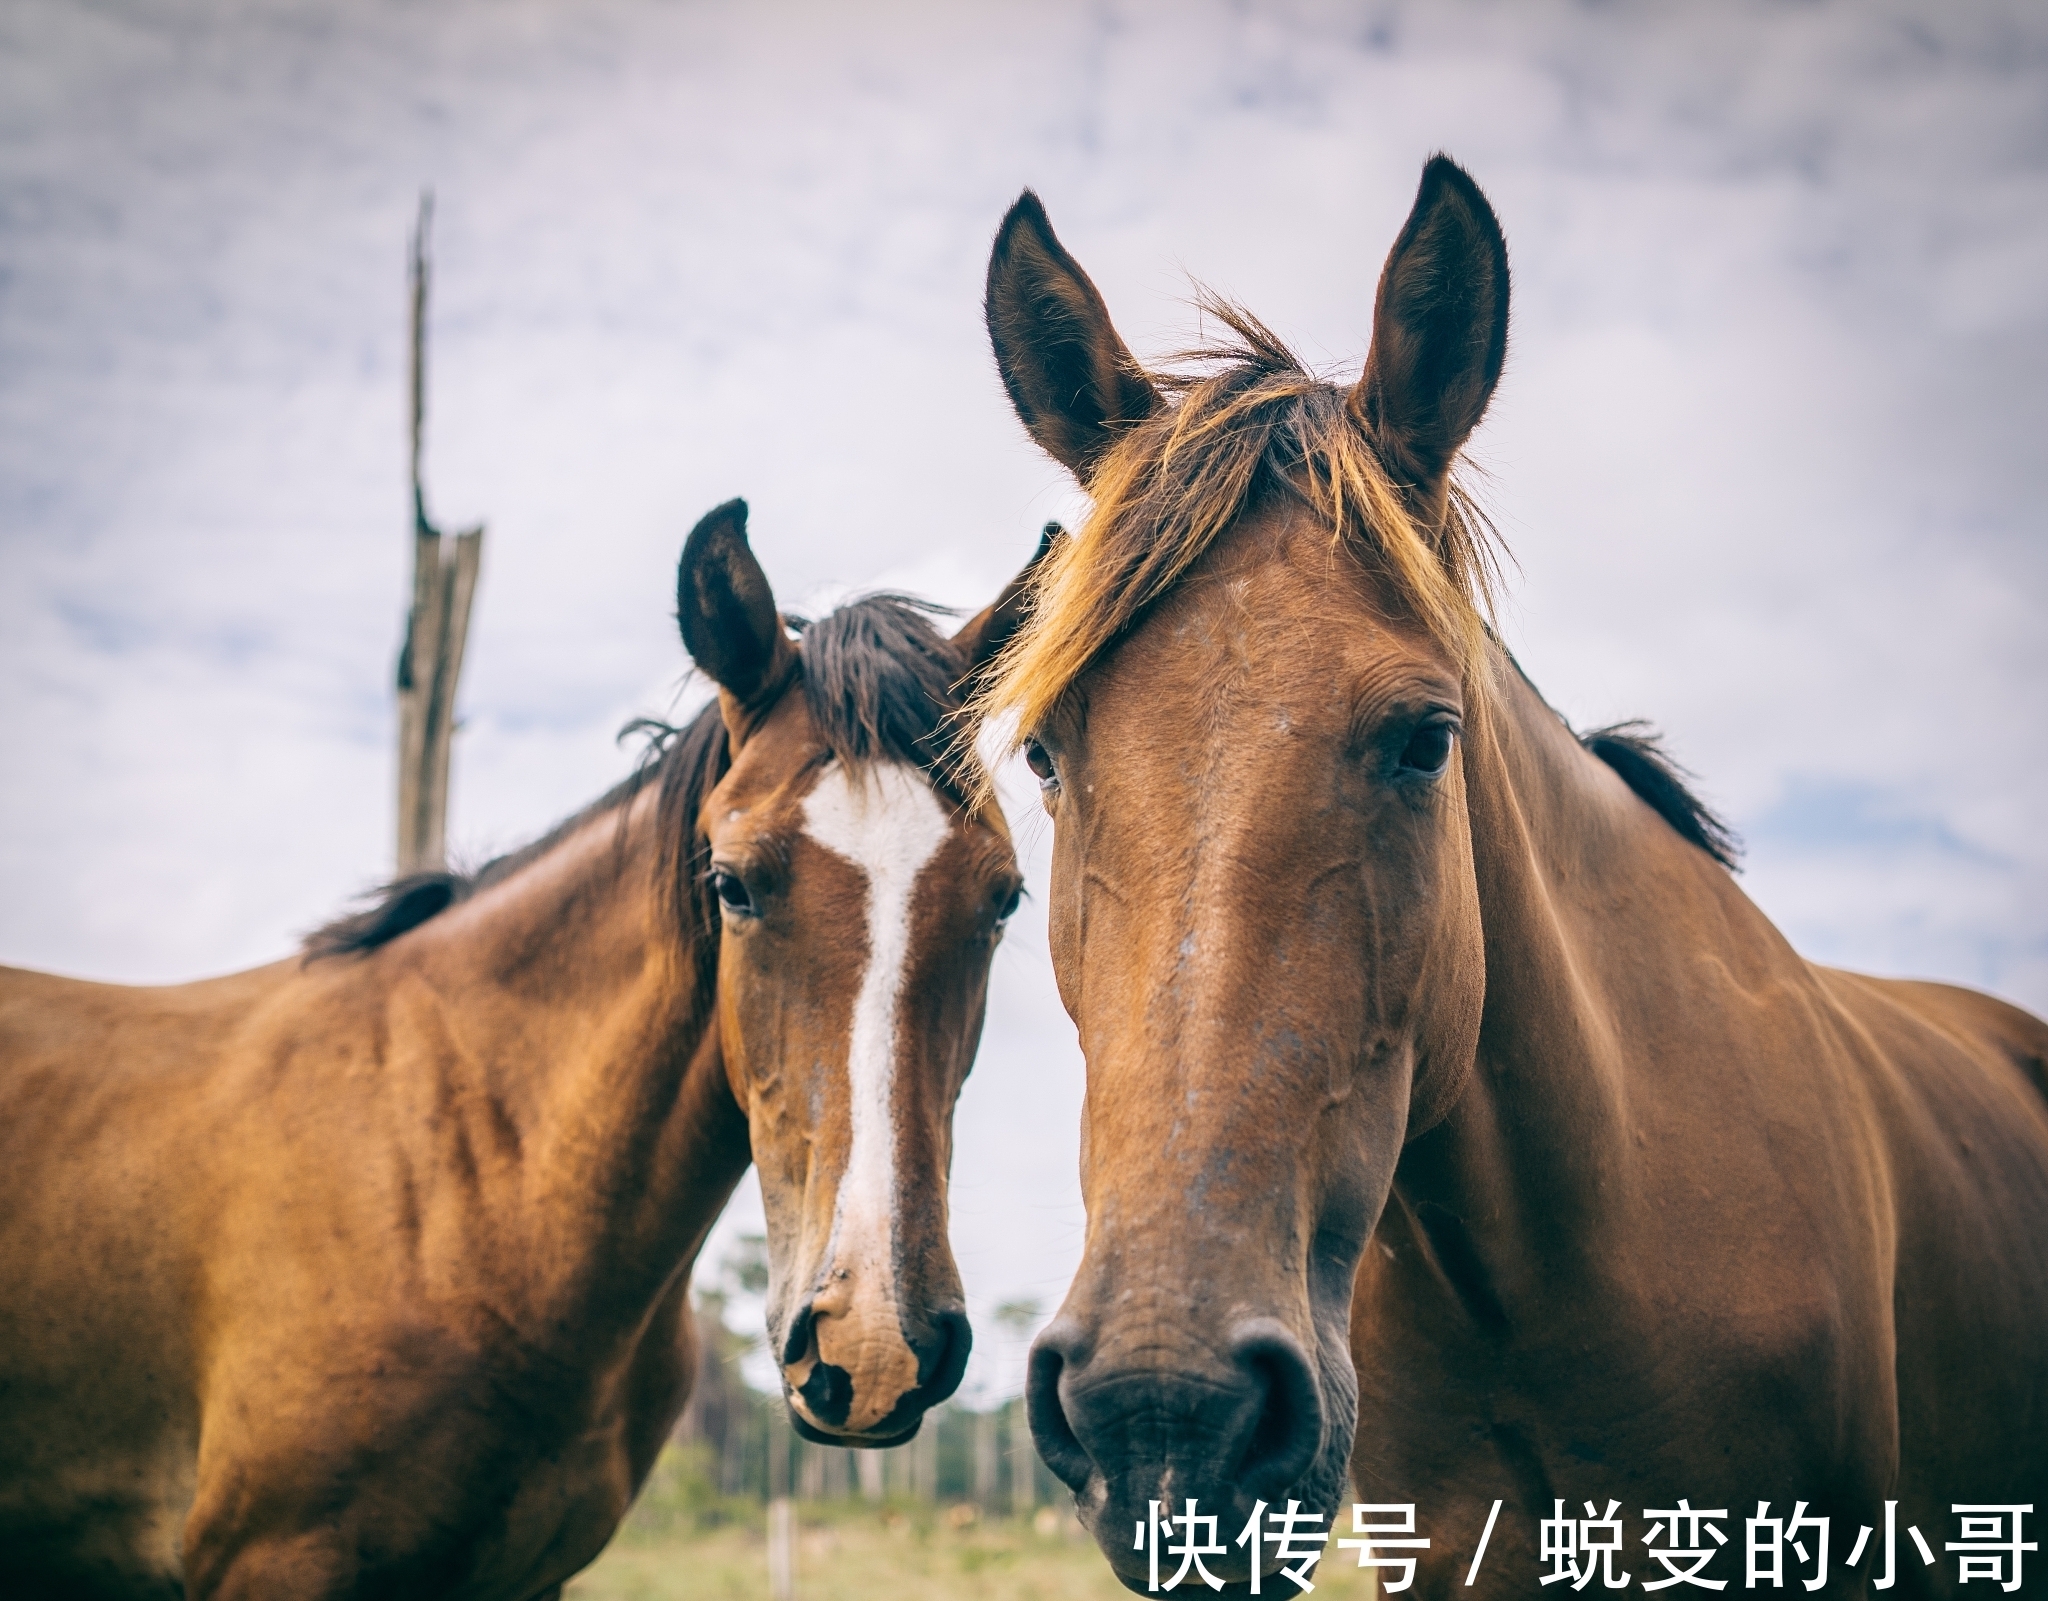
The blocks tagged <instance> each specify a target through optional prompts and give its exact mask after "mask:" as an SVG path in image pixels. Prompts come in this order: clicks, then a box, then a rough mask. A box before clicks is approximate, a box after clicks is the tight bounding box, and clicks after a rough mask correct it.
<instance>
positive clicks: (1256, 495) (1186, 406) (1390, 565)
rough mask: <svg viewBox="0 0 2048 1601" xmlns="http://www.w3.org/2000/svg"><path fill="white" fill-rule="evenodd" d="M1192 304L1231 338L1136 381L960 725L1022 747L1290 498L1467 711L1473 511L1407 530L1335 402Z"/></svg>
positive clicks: (1254, 331)
mask: <svg viewBox="0 0 2048 1601" xmlns="http://www.w3.org/2000/svg"><path fill="white" fill-rule="evenodd" d="M1200 305H1201V309H1202V310H1203V311H1204V312H1205V313H1207V314H1208V315H1210V316H1213V317H1215V318H1216V319H1217V320H1218V321H1220V322H1222V323H1223V324H1224V325H1225V326H1226V327H1227V328H1228V329H1229V330H1230V334H1231V336H1232V337H1229V338H1227V339H1226V340H1224V341H1221V342H1219V343H1217V344H1213V345H1209V346H1205V347H1203V348H1201V349H1198V350H1194V351H1189V352H1186V353H1184V354H1183V355H1182V356H1181V357H1179V358H1177V363H1178V364H1177V365H1176V367H1175V368H1173V369H1170V370H1168V371H1166V372H1163V373H1154V374H1152V375H1151V378H1152V382H1153V384H1154V386H1155V387H1156V388H1157V389H1158V390H1159V391H1160V392H1161V393H1162V394H1163V395H1165V396H1166V397H1167V403H1166V404H1165V405H1164V406H1162V407H1161V408H1160V409H1159V410H1158V411H1156V412H1155V413H1154V414H1153V415H1152V416H1150V417H1148V418H1146V419H1145V420H1144V421H1142V422H1139V423H1135V424H1133V425H1131V426H1130V427H1128V428H1127V429H1125V430H1124V432H1123V433H1122V435H1121V437H1120V438H1118V439H1117V441H1116V442H1115V444H1114V445H1113V446H1112V447H1111V448H1110V449H1109V451H1108V452H1107V453H1106V454H1105V456H1104V457H1103V459H1102V461H1101V462H1100V464H1099V466H1098V467H1097V469H1096V472H1095V475H1094V477H1093V479H1092V481H1091V482H1090V484H1089V489H1090V492H1091V494H1092V497H1093V500H1094V506H1093V509H1092V510H1091V511H1090V513H1089V515H1088V517H1087V520H1086V521H1085V522H1084V523H1083V524H1082V525H1081V527H1080V528H1079V530H1078V531H1076V533H1075V534H1074V535H1073V536H1072V537H1071V538H1069V539H1066V540H1064V541H1062V542H1061V543H1060V544H1059V545H1058V546H1057V547H1056V548H1055V549H1054V550H1053V551H1051V552H1050V553H1048V555H1047V556H1046V558H1045V560H1044V561H1042V562H1041V563H1040V564H1039V569H1038V572H1037V573H1036V574H1035V575H1034V577H1033V579H1032V584H1031V594H1030V597H1029V614H1028V617H1027V620H1026V621H1025V623H1024V625H1023V626H1022V627H1021V628H1020V629H1019V630H1018V632H1017V634H1016V635H1015V637H1013V638H1012V639H1011V641H1010V643H1009V644H1008V645H1007V646H1005V647H1004V649H1003V652H1002V654H1001V655H1000V656H999V657H998V658H997V660H996V662H995V664H994V667H993V670H992V671H991V672H990V673H989V674H988V676H987V677H986V678H985V679H984V680H983V685H982V688H981V690H980V692H979V693H978V694H977V695H976V697H975V699H974V703H973V705H972V707H971V708H970V714H971V715H972V716H973V717H974V718H975V719H977V720H978V721H980V722H983V723H995V724H998V725H999V726H1000V725H1007V727H1008V728H1010V729H1011V730H1013V731H1014V740H1015V741H1016V742H1021V741H1022V740H1023V739H1025V738H1026V737H1028V736H1029V735H1030V733H1031V732H1032V730H1033V729H1035V728H1037V727H1039V726H1041V725H1042V724H1044V723H1045V722H1046V721H1047V719H1048V718H1049V717H1050V716H1051V715H1052V713H1053V710H1054V708H1055V707H1056V706H1057V705H1058V704H1059V702H1060V700H1061V698H1062V697H1063V696H1065V695H1066V694H1067V692H1068V691H1069V690H1070V689H1071V688H1072V687H1073V685H1074V683H1075V681H1076V680H1077V679H1078V678H1079V677H1080V676H1081V674H1082V673H1083V672H1085V671H1086V670H1087V668H1088V667H1089V665H1090V664H1091V663H1093V662H1094V661H1095V659H1096V658H1097V657H1098V656H1100V655H1101V654H1102V653H1103V651H1105V650H1106V649H1107V648H1108V647H1109V646H1110V645H1111V644H1112V643H1113V642H1114V641H1115V640H1116V639H1117V638H1118V637H1119V636H1120V635H1122V634H1123V633H1124V632H1125V631H1126V630H1127V629H1129V628H1130V627H1131V626H1132V624H1133V623H1135V622H1136V621H1137V620H1138V618H1139V617H1140V616H1142V615H1143V614H1144V613H1145V612H1146V611H1147V610H1149V609H1150V608H1151V607H1152V606H1153V605H1154V604H1155V603H1156V602H1158V601H1159V600H1161V599H1162V598H1164V597H1165V596H1166V595H1167V594H1168V593H1169V592H1170V591H1171V590H1172V589H1173V588H1174V587H1175V585H1177V584H1178V583H1179V582H1180V581H1181V579H1182V578H1183V577H1185V576H1186V574H1187V572H1188V570H1189V569H1190V568H1192V567H1193V566H1194V565H1195V563H1196V562H1197V561H1199V560H1200V559H1201V558H1202V556H1203V555H1204V554H1205V553H1206V552H1207V551H1208V550H1209V549H1210V548H1211V547H1213V546H1214V545H1215V543H1216V542H1217V540H1218V539H1220V538H1221V537H1222V536H1223V534H1224V533H1225V532H1226V531H1227V530H1228V529H1230V528H1231V527H1232V526H1234V525H1235V524H1236V523H1237V522H1238V520H1239V519H1240V518H1242V517H1243V516H1244V515H1245V514H1246V513H1247V512H1248V511H1250V510H1252V509H1253V507H1254V506H1255V505H1256V504H1257V503H1259V502H1260V501H1262V500H1263V499H1265V498H1266V497H1268V496H1270V495H1273V494H1276V493H1286V494H1291V495H1294V496H1296V497H1298V498H1299V499H1300V500H1301V501H1303V502H1304V503H1305V504H1306V505H1307V506H1308V507H1309V508H1310V509H1311V510H1313V511H1314V512H1315V513H1316V514H1317V515H1318V516H1320V517H1321V518H1322V519H1323V520H1324V521H1325V522H1327V523H1328V524H1329V525H1330V527H1331V529H1332V530H1333V537H1334V538H1335V539H1337V540H1338V541H1340V542H1341V543H1343V544H1346V545H1348V546H1350V547H1351V548H1352V549H1354V550H1356V551H1357V552H1359V553H1360V554H1362V555H1369V556H1372V557H1375V558H1377V561H1376V565H1377V566H1379V567H1380V568H1381V570H1382V571H1383V572H1384V573H1385V574H1386V576H1387V578H1388V580H1389V581H1390V582H1391V583H1392V584H1393V586H1394V588H1395V590H1396V593H1397V597H1398V599H1399V600H1400V602H1401V603H1402V604H1403V605H1404V606H1405V607H1406V608H1407V609H1408V610H1409V611H1410V612H1411V613H1412V614H1413V615H1414V617H1415V618H1416V620H1417V621H1418V622H1420V623H1421V624H1422V625H1423V627H1425V628H1426V629H1427V630H1428V631H1429V633H1430V634H1431V635H1432V636H1433V637H1434V638H1435V639H1436V640H1437V641H1438V642H1439V643H1440V644H1441V645H1442V646H1443V647H1444V649H1446V650H1447V651H1448V652H1450V654H1451V656H1452V659H1453V660H1455V661H1456V662H1458V664H1459V665H1460V668H1461V670H1462V672H1463V675H1464V677H1465V680H1466V684H1467V689H1468V696H1470V697H1471V698H1472V699H1473V700H1474V701H1475V703H1483V700H1484V698H1485V697H1484V685H1485V672H1486V665H1485V664H1486V639H1487V625H1488V622H1489V620H1490V617H1491V612H1492V597H1493V578H1494V570H1495V557H1494V547H1493V538H1492V530H1491V528H1490V526H1489V525H1488V523H1487V521H1486V519H1485V516H1484V514H1483V513H1481V512H1480V511H1479V509H1478V508H1477V507H1476V506H1475V505H1474V503H1473V501H1472V500H1471V498H1470V496H1469V495H1468V494H1467V493H1466V492H1465V491H1464V489H1463V488H1462V487H1461V486H1459V485H1457V484H1455V483H1454V484H1453V485H1452V486H1451V489H1450V493H1449V496H1448V499H1447V502H1446V510H1445V514H1444V517H1443V520H1442V522H1441V524H1439V525H1438V526H1436V527H1427V526H1425V525H1424V524H1422V523H1421V522H1419V521H1418V520H1417V519H1416V517H1415V515H1414V513H1413V512H1412V511H1411V509H1410V505H1409V501H1408V497H1407V496H1406V495H1404V493H1403V492H1402V489H1401V487H1400V486H1398V485H1396V484H1395V483H1394V482H1393V481H1392V480H1391V479H1390V478H1389V477H1388V476H1387V472H1386V469H1385V467H1384V466H1383V465H1382V463H1381V461H1380V458H1379V454H1378V453H1377V452H1376V451H1375V450H1374V449H1373V448H1372V445H1371V443H1370V441H1369V440H1368V439H1367V437H1366V434H1365V431H1364V429H1363V427H1362V426H1361V425H1360V423H1359V422H1358V420H1357V418H1356V417H1355V416H1354V415H1353V414H1352V413H1351V411H1350V410H1349V408H1348V403H1347V402H1348V397H1347V393H1346V391H1344V390H1342V389H1339V388H1338V387H1336V386H1335V385H1333V384H1329V383H1326V382H1324V381H1323V380H1321V379H1318V378H1317V377H1315V376H1314V375H1313V374H1311V373H1310V372H1309V371H1308V370H1307V369H1306V368H1304V367H1303V366H1302V364H1301V363H1300V361H1299V360H1297V359H1296V357H1295V356H1294V354H1293V352H1291V351H1290V350H1288V349H1287V347H1286V346H1285V345H1283V344H1282V343H1281V342H1280V341H1279V339H1278V338H1276V337H1275V336H1274V335H1273V334H1272V333H1271V331H1270V330H1268V329H1267V328H1266V327H1265V326H1264V325H1263V324H1262V323H1260V322H1259V321H1258V320H1257V319H1256V318H1255V317H1253V316H1252V315H1251V314H1250V313H1248V312H1246V311H1244V310H1243V309H1242V308H1240V307H1237V306H1233V305H1230V304H1228V303H1226V302H1223V301H1220V300H1216V299H1214V298H1213V297H1207V296H1204V297H1203V298H1202V300H1201V302H1200ZM1473 709H1474V710H1477V705H1476V704H1475V707H1474V708H1473Z"/></svg>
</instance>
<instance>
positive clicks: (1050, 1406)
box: [1024, 1323, 1095, 1494]
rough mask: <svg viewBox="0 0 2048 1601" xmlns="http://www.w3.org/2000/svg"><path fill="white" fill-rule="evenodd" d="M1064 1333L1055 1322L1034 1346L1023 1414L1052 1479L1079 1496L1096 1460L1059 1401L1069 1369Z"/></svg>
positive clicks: (1063, 1405) (1025, 1386) (1025, 1382)
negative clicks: (1075, 1430)
mask: <svg viewBox="0 0 2048 1601" xmlns="http://www.w3.org/2000/svg"><path fill="white" fill-rule="evenodd" d="M1064 1333H1065V1331H1064V1330H1062V1329H1061V1328H1060V1325H1059V1324H1057V1323H1055V1324H1053V1325H1052V1327H1050V1328H1048V1329H1047V1330H1046V1331H1045V1332H1044V1333H1043V1334H1041V1335H1039V1337H1038V1339H1037V1340H1036V1341H1035V1342H1034V1343H1033V1345H1032V1347H1031V1365H1030V1368H1029V1370H1028V1373H1027V1375H1026V1378H1025V1381H1024V1411H1025V1416H1026V1417H1027V1418H1028V1419H1029V1420H1030V1423H1031V1440H1032V1443H1033V1444H1034V1445H1036V1446H1037V1447H1038V1454H1039V1455H1040V1456H1041V1457H1043V1458H1044V1459H1045V1465H1046V1466H1047V1467H1048V1468H1050V1469H1052V1472H1053V1476H1054V1477H1055V1478H1057V1479H1058V1480H1059V1481H1060V1483H1062V1484H1064V1485H1065V1486H1066V1487H1067V1488H1068V1489H1070V1490H1072V1491H1074V1492H1075V1493H1076V1494H1079V1493H1080V1492H1081V1490H1082V1489H1083V1488H1084V1487H1085V1486H1086V1485H1087V1483H1088V1478H1089V1475H1090V1474H1092V1473H1093V1472H1094V1471H1095V1459H1094V1458H1093V1457H1091V1456H1090V1455H1089V1454H1088V1448H1087V1447H1086V1446H1084V1445H1083V1444H1082V1443H1081V1437H1080V1436H1079V1435H1078V1434H1076V1433H1075V1432H1074V1425H1073V1424H1072V1423H1071V1422H1070V1421H1068V1418H1067V1409H1066V1405H1065V1403H1064V1402H1062V1401H1061V1399H1060V1379H1061V1376H1062V1375H1063V1374H1065V1372H1066V1369H1067V1355H1066V1351H1065V1350H1064V1349H1063V1346H1064V1344H1065V1341H1064V1340H1063V1338H1062V1336H1063V1334H1064Z"/></svg>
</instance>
